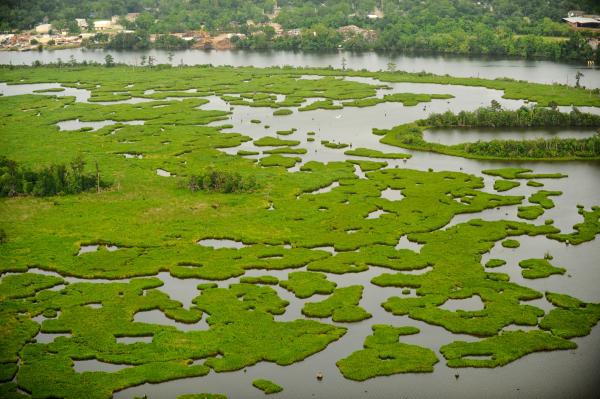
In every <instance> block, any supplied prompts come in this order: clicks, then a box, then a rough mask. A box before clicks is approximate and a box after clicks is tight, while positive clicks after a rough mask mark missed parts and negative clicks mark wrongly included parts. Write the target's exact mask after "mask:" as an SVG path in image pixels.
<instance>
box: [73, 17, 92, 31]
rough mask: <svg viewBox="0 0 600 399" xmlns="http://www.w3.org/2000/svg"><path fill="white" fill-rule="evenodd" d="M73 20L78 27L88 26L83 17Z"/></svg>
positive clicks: (85, 27)
mask: <svg viewBox="0 0 600 399" xmlns="http://www.w3.org/2000/svg"><path fill="white" fill-rule="evenodd" d="M75 22H77V26H79V29H87V28H88V27H89V25H88V23H87V21H86V20H85V19H84V18H75Z"/></svg>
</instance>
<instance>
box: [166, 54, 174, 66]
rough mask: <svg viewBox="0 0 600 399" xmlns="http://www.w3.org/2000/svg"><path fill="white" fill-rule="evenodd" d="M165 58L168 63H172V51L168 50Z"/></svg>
mask: <svg viewBox="0 0 600 399" xmlns="http://www.w3.org/2000/svg"><path fill="white" fill-rule="evenodd" d="M167 59H168V60H169V64H172V63H173V52H172V51H169V52H168V53H167Z"/></svg>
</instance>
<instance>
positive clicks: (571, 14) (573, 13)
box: [567, 10, 585, 18]
mask: <svg viewBox="0 0 600 399" xmlns="http://www.w3.org/2000/svg"><path fill="white" fill-rule="evenodd" d="M584 14H585V12H583V11H577V10H574V11H569V12H568V13H567V17H569V18H575V17H583V15H584Z"/></svg>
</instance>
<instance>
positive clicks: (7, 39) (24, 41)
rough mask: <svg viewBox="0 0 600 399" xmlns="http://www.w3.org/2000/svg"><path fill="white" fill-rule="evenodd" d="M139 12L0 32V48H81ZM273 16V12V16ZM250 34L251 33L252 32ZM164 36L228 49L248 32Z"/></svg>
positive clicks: (348, 33)
mask: <svg viewBox="0 0 600 399" xmlns="http://www.w3.org/2000/svg"><path fill="white" fill-rule="evenodd" d="M139 16H140V13H128V14H127V15H124V16H119V15H114V16H113V17H112V18H111V19H105V20H94V21H91V20H88V19H85V18H76V19H75V22H76V23H77V27H78V28H79V30H80V31H81V33H78V34H73V33H70V32H69V31H68V30H57V29H55V28H54V27H53V26H52V24H49V23H42V24H39V25H37V26H36V27H35V29H33V30H31V31H28V32H22V33H5V34H0V50H5V51H6V50H9V51H34V50H42V49H43V48H54V49H56V48H74V47H80V46H82V45H84V44H85V43H86V40H93V39H94V38H95V37H96V36H97V35H98V34H104V35H107V36H108V37H109V38H110V37H113V36H115V35H117V34H119V33H130V34H134V33H136V32H135V31H134V30H128V29H126V28H125V26H124V25H125V22H132V23H133V22H135V21H136V19H137V18H138V17H139ZM275 16H276V15H275ZM382 17H383V14H382V13H381V12H379V11H376V12H374V13H373V14H369V15H367V18H369V19H379V18H382ZM246 25H247V27H248V28H250V30H253V31H254V32H253V33H252V34H260V33H263V30H264V29H265V28H266V29H269V30H270V31H271V32H273V37H283V36H287V37H299V36H301V35H302V29H288V30H285V29H283V27H282V26H281V24H279V23H276V22H264V23H254V22H253V21H246ZM337 32H338V33H339V34H340V35H341V36H342V37H344V38H349V37H356V36H359V37H362V38H363V39H365V40H368V41H374V40H376V39H377V32H376V31H375V30H372V29H363V28H360V27H358V26H356V25H347V26H342V27H340V28H338V29H337ZM252 34H251V35H252ZM166 35H169V36H173V37H176V38H178V39H181V40H183V41H186V42H188V43H189V46H188V47H189V48H195V49H219V50H227V49H231V48H234V47H235V43H236V42H239V41H240V40H245V39H246V38H247V37H248V35H247V34H244V33H240V32H227V33H220V34H216V35H211V34H210V33H209V32H208V31H206V30H204V29H199V30H194V31H187V32H181V33H168V34H166ZM159 36H162V35H161V34H151V35H149V41H150V42H151V43H154V42H155V41H156V39H157V37H159Z"/></svg>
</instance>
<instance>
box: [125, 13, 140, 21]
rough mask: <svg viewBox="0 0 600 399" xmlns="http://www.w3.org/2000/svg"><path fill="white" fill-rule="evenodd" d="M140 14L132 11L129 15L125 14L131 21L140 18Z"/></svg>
mask: <svg viewBox="0 0 600 399" xmlns="http://www.w3.org/2000/svg"><path fill="white" fill-rule="evenodd" d="M139 16H140V13H139V12H130V13H128V14H127V15H125V19H126V20H128V21H129V22H135V20H136V19H138V17H139Z"/></svg>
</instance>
